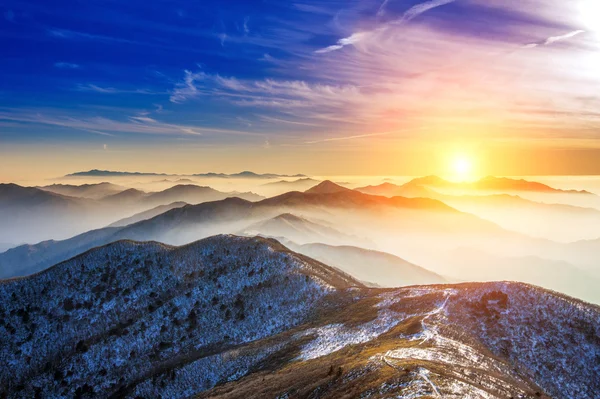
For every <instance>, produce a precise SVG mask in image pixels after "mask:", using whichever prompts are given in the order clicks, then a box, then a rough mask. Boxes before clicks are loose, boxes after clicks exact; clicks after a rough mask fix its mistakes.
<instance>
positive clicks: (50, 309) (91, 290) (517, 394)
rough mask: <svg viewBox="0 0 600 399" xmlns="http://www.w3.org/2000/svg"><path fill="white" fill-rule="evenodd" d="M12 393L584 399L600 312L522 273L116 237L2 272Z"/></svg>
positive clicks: (0, 392) (245, 242) (595, 370)
mask: <svg viewBox="0 0 600 399" xmlns="http://www.w3.org/2000/svg"><path fill="white" fill-rule="evenodd" d="M0 303H2V306H1V307H0V331H1V332H2V334H3V337H4V339H3V340H1V341H0V358H1V359H3V362H4V364H8V365H10V367H2V368H0V396H2V397H6V398H10V399H13V398H25V397H27V398H29V397H31V398H35V397H73V398H88V397H92V396H94V397H106V398H109V397H111V398H141V397H143V398H146V397H163V398H173V399H177V398H190V397H198V398H208V397H219V398H248V397H268V398H292V397H294V398H296V397H298V398H301V397H306V398H309V397H311V398H317V397H318V398H341V397H448V398H450V397H460V398H466V397H473V398H475V397H476V398H509V397H512V398H557V399H563V398H564V399H567V398H569V399H570V398H575V397H576V398H582V399H588V398H589V399H592V398H595V397H596V394H597V392H599V391H600V380H599V379H598V378H597V376H598V374H599V373H600V362H598V359H599V354H600V342H599V341H598V336H599V335H600V308H598V307H597V306H593V305H590V304H587V303H585V302H581V301H578V300H575V299H573V298H569V297H566V296H564V295H561V294H557V293H554V292H550V291H546V290H543V289H540V288H536V287H533V286H529V285H525V284H519V283H508V282H504V283H485V284H477V283H470V284H462V285H429V286H413V287H404V288H395V289H375V288H368V287H365V286H364V285H363V284H362V283H361V282H359V281H357V280H355V279H354V278H352V277H350V276H349V275H347V274H345V273H342V272H340V271H339V270H337V269H335V268H332V267H329V266H327V265H325V264H323V263H321V262H318V261H316V260H313V259H311V258H309V257H307V256H305V255H300V254H298V253H295V252H292V251H290V250H289V249H287V248H286V247H284V246H282V245H281V244H279V243H278V242H277V241H275V240H268V239H262V238H242V237H235V236H216V237H212V238H208V239H205V240H202V241H199V242H195V243H191V244H189V245H186V246H183V247H172V246H167V245H164V244H160V243H155V242H151V243H137V242H132V241H119V242H114V243H111V244H109V245H107V246H104V247H100V248H95V249H93V250H90V251H88V252H85V253H83V254H81V255H78V256H77V257H75V258H72V259H70V260H68V261H66V262H62V263H60V264H58V265H56V266H54V267H52V268H49V269H47V270H45V271H44V272H41V273H38V274H35V275H32V276H29V277H25V278H18V279H12V280H5V281H2V282H1V283H0Z"/></svg>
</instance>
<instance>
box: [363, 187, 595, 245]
mask: <svg viewBox="0 0 600 399" xmlns="http://www.w3.org/2000/svg"><path fill="white" fill-rule="evenodd" d="M419 181H423V180H419ZM424 181H429V182H433V183H434V184H440V183H439V178H435V179H433V180H428V179H426V180H424ZM436 182H437V183H436ZM448 184H451V183H448ZM428 187H429V186H428ZM428 187H426V186H421V185H415V184H412V183H411V184H407V185H403V186H398V185H394V184H391V183H384V184H381V185H378V186H367V187H361V188H357V189H356V190H357V191H360V192H363V193H366V194H372V195H382V196H386V197H394V196H397V195H402V196H405V197H411V198H413V197H420V198H432V199H436V200H439V201H442V202H444V203H445V204H447V205H449V206H451V207H453V208H455V209H458V210H460V211H463V212H468V213H471V214H473V215H476V216H479V217H481V218H483V219H486V220H489V221H491V222H494V223H497V224H498V225H500V226H502V227H504V228H505V229H508V230H512V231H516V232H519V233H522V234H527V235H529V236H532V237H543V238H547V239H550V240H555V241H560V242H570V241H576V240H582V239H590V238H596V237H599V236H600V210H599V209H596V208H590V207H583V206H574V205H567V204H562V203H549V202H548V200H549V199H550V198H549V197H548V196H551V197H554V196H560V194H548V196H547V197H546V199H543V198H542V199H540V200H539V201H533V200H530V199H526V198H522V197H520V196H517V195H514V194H489V193H488V192H486V193H485V194H481V193H478V195H450V194H444V193H442V192H439V191H435V190H434V189H431V188H428ZM592 197H593V196H592ZM554 200H555V201H558V200H559V198H554ZM549 226H561V228H560V229H552V228H548V227H549Z"/></svg>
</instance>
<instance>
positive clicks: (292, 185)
mask: <svg viewBox="0 0 600 399" xmlns="http://www.w3.org/2000/svg"><path fill="white" fill-rule="evenodd" d="M318 183H319V181H318V180H315V179H311V178H310V177H307V178H304V179H298V180H291V181H289V180H279V181H275V182H271V183H265V184H263V185H262V187H273V188H282V189H286V191H304V190H308V189H309V188H311V187H314V186H315V185H316V184H318ZM301 187H303V188H301Z"/></svg>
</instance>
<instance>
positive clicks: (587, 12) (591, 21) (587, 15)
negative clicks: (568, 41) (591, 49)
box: [579, 0, 600, 32]
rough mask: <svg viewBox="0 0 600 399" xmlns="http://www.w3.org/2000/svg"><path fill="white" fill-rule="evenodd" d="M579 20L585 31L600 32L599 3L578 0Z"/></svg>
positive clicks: (596, 0)
mask: <svg viewBox="0 0 600 399" xmlns="http://www.w3.org/2000/svg"><path fill="white" fill-rule="evenodd" d="M579 1H580V3H579V13H580V18H581V21H582V22H583V24H584V25H585V29H589V30H592V31H596V32H600V1H598V0H579Z"/></svg>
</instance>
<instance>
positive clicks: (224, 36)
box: [217, 33, 227, 47]
mask: <svg viewBox="0 0 600 399" xmlns="http://www.w3.org/2000/svg"><path fill="white" fill-rule="evenodd" d="M217 37H218V38H219V41H220V42H221V47H224V46H225V41H226V40H227V33H219V34H218V35H217Z"/></svg>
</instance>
